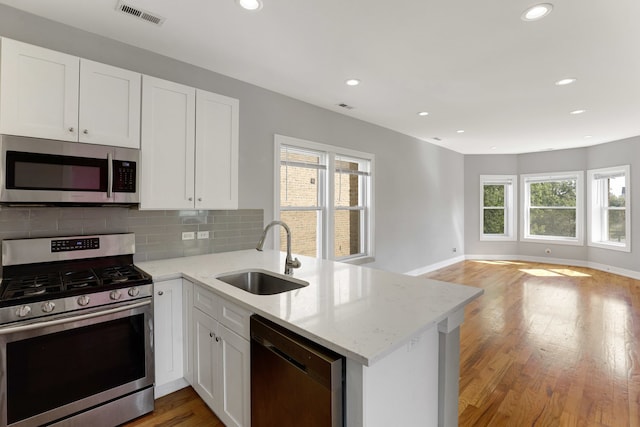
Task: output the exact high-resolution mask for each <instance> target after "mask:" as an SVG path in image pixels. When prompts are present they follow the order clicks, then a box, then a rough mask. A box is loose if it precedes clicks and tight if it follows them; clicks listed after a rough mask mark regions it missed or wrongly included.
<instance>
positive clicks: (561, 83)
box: [556, 77, 576, 86]
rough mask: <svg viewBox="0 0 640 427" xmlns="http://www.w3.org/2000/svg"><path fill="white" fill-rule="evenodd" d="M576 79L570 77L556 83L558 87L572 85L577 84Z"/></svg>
mask: <svg viewBox="0 0 640 427" xmlns="http://www.w3.org/2000/svg"><path fill="white" fill-rule="evenodd" d="M575 81H576V79H574V78H573V77H569V78H566V79H562V80H558V81H557V82H556V86H566V85H570V84H571V83H575Z"/></svg>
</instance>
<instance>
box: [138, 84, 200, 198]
mask: <svg viewBox="0 0 640 427" xmlns="http://www.w3.org/2000/svg"><path fill="white" fill-rule="evenodd" d="M195 106H196V102H195V89H194V88H191V87H188V86H184V85H180V84H177V83H173V82H169V81H166V80H160V79H157V78H155V77H149V76H143V78H142V135H141V175H140V176H141V178H140V181H141V189H140V208H141V209H193V207H194V201H193V198H194V149H195Z"/></svg>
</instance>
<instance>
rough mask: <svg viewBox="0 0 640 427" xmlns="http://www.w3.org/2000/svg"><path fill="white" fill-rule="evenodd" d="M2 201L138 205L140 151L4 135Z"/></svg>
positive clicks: (0, 181)
mask: <svg viewBox="0 0 640 427" xmlns="http://www.w3.org/2000/svg"><path fill="white" fill-rule="evenodd" d="M0 156H1V163H0V167H2V171H1V173H0V203H2V204H5V205H7V204H36V205H82V204H93V205H109V204H136V203H139V201H140V197H139V192H138V169H139V168H138V166H139V162H140V151H139V150H136V149H132V148H121V147H111V146H104V145H94V144H81V143H76V142H63V141H54V140H48V139H38V138H27V137H21V136H12V135H1V136H0Z"/></svg>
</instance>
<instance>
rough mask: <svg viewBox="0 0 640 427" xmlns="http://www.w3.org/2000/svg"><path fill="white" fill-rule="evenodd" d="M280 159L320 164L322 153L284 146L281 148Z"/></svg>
mask: <svg viewBox="0 0 640 427" xmlns="http://www.w3.org/2000/svg"><path fill="white" fill-rule="evenodd" d="M280 161H284V162H298V163H311V164H314V165H319V164H320V154H318V153H314V152H308V151H303V150H300V149H295V148H290V147H286V146H283V147H282V148H281V149H280Z"/></svg>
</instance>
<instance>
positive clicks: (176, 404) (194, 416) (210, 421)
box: [123, 387, 224, 427]
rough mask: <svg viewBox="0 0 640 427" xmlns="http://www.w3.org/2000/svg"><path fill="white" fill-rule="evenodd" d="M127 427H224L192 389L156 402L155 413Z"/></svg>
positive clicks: (138, 419) (134, 421)
mask: <svg viewBox="0 0 640 427" xmlns="http://www.w3.org/2000/svg"><path fill="white" fill-rule="evenodd" d="M123 426H125V427H171V426H185V427H199V426H202V427H205V426H206V427H224V424H222V422H221V421H220V420H219V419H218V417H216V415H215V414H214V413H213V412H212V411H211V409H209V407H208V406H207V405H206V404H205V403H204V401H203V400H202V399H200V397H199V396H198V395H197V394H196V392H195V390H193V388H191V387H187V388H183V389H182V390H178V391H176V392H175V393H171V394H169V395H167V396H163V397H161V398H160V399H158V400H156V404H155V411H153V412H152V413H150V414H147V415H145V416H143V417H140V418H136V419H135V420H133V421H131V422H129V423H126V424H123Z"/></svg>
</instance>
